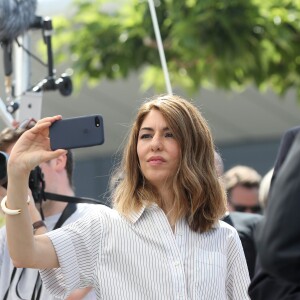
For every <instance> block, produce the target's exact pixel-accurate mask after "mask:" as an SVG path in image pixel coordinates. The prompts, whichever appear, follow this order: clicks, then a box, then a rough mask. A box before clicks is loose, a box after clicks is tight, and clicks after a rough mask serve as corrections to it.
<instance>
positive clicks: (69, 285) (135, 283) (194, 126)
mask: <svg viewBox="0 0 300 300" xmlns="http://www.w3.org/2000/svg"><path fill="white" fill-rule="evenodd" d="M60 118H61V117H60V116H55V117H49V118H44V119H42V120H40V121H39V122H38V123H37V124H36V126H35V127H34V128H32V129H31V130H29V131H27V132H26V133H25V134H23V135H22V137H21V138H20V139H19V141H18V142H17V144H16V145H15V147H14V149H13V150H12V152H11V155H10V159H9V163H8V176H9V180H8V182H9V186H8V195H7V201H6V207H7V208H8V209H12V210H17V209H20V213H19V214H17V215H10V214H7V217H6V224H7V235H8V241H9V249H10V255H11V257H12V259H13V261H14V263H15V265H16V266H19V267H26V268H38V269H41V275H42V279H43V281H44V283H45V285H46V287H47V288H48V289H49V291H50V292H51V293H53V294H54V295H56V296H60V297H63V298H65V297H66V296H67V295H68V294H69V293H70V292H71V291H72V290H73V289H76V288H82V287H85V286H93V287H94V288H95V291H96V294H97V297H98V298H99V299H113V300H115V299H130V300H132V299H172V300H173V299H218V300H222V299H224V300H225V299H236V300H242V299H249V298H248V296H247V288H248V284H249V275H248V270H247V265H246V260H245V256H244V253H243V250H242V246H241V242H240V240H239V237H238V235H237V232H236V230H235V229H234V228H233V227H231V226H229V225H226V224H225V223H224V222H222V221H219V219H220V218H221V217H222V216H223V214H224V212H225V210H226V208H225V206H226V196H225V192H224V189H223V187H222V185H221V184H220V182H219V179H218V176H217V172H216V169H215V164H214V144H213V141H212V137H211V133H210V130H209V128H208V125H207V123H206V121H205V119H204V118H203V117H202V115H201V114H200V112H199V111H198V109H197V108H196V107H195V106H194V105H193V104H191V103H190V102H189V101H186V100H184V99H182V98H180V97H178V96H160V97H157V98H155V99H152V100H150V101H147V102H145V103H144V104H142V105H141V107H140V109H139V111H138V113H137V116H136V120H135V122H134V124H133V126H132V128H131V131H130V134H129V138H128V143H127V146H126V147H125V149H124V154H123V160H122V164H121V172H122V174H123V178H122V179H121V181H120V182H119V183H118V185H117V187H116V189H115V191H114V194H113V203H114V208H113V209H111V208H108V207H105V206H101V205H99V207H98V209H97V210H96V211H95V212H94V213H93V214H92V215H89V216H87V217H85V218H83V219H81V220H78V221H76V222H75V223H73V224H70V225H68V226H65V227H63V228H60V229H58V230H54V231H52V232H48V233H47V234H44V235H38V236H34V235H33V233H32V225H31V221H30V218H29V214H28V211H27V210H28V209H27V204H26V200H27V197H28V194H27V193H28V176H29V172H30V170H32V169H33V168H34V167H35V166H36V165H38V164H40V163H41V162H44V161H47V160H50V159H52V158H55V157H57V156H59V155H61V154H62V153H64V151H65V150H62V149H60V150H56V151H51V150H50V147H49V137H48V135H49V127H50V126H51V124H52V123H53V122H55V121H57V120H59V119H60ZM9 212H10V211H9Z"/></svg>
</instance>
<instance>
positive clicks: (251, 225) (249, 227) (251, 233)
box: [215, 152, 262, 278]
mask: <svg viewBox="0 0 300 300" xmlns="http://www.w3.org/2000/svg"><path fill="white" fill-rule="evenodd" d="M215 164H216V168H217V172H218V175H219V176H220V178H221V180H223V172H224V164H223V160H222V158H221V156H220V154H219V153H217V152H215ZM257 178H259V177H257ZM235 182H236V181H235ZM229 207H230V202H229V201H228V208H229ZM261 219H262V216H261V215H259V214H255V213H246V212H239V211H232V210H231V211H230V210H229V209H228V211H227V213H226V214H225V216H224V217H223V219H222V220H223V221H224V222H226V223H228V224H230V225H231V226H233V227H234V228H235V229H236V230H237V232H238V235H239V237H240V239H241V242H242V246H243V249H244V253H245V257H246V261H247V266H248V271H249V276H250V278H252V277H253V275H254V270H255V264H256V257H257V250H256V244H255V235H256V226H257V225H258V224H259V222H260V221H261Z"/></svg>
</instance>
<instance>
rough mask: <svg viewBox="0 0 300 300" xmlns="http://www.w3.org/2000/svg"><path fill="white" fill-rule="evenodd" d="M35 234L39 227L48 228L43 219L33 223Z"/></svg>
mask: <svg viewBox="0 0 300 300" xmlns="http://www.w3.org/2000/svg"><path fill="white" fill-rule="evenodd" d="M32 228H33V234H35V233H36V232H37V230H38V229H40V228H43V229H47V226H46V224H45V222H44V221H43V220H38V221H36V222H34V223H33V224H32Z"/></svg>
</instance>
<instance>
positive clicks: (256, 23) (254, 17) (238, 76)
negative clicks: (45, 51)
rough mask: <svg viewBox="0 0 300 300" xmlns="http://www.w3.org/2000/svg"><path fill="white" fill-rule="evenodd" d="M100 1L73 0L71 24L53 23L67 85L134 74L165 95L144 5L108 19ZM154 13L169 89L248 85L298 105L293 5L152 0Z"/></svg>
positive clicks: (297, 20)
mask: <svg viewBox="0 0 300 300" xmlns="http://www.w3.org/2000/svg"><path fill="white" fill-rule="evenodd" d="M107 2H113V1H107V0H106V1H104V0H76V2H75V7H76V13H75V14H74V16H73V17H71V18H67V19H66V18H64V19H63V18H60V19H54V28H55V30H56V33H55V35H54V39H53V42H54V46H55V50H56V51H55V55H56V59H59V61H65V60H66V59H68V58H69V57H71V60H72V64H73V65H72V67H73V69H74V71H75V76H74V79H75V83H81V82H82V81H83V79H87V80H88V81H89V82H90V83H98V82H99V80H101V78H108V79H112V80H113V79H119V78H126V77H127V76H128V75H129V74H130V73H131V72H135V71H139V72H141V74H142V83H143V87H144V88H145V89H147V88H150V87H154V88H155V89H156V90H157V91H164V90H165V81H164V76H163V72H162V68H161V62H160V58H159V53H158V49H157V43H156V40H155V34H154V30H153V24H152V20H151V15H150V10H149V6H148V1H143V0H128V1H126V2H124V1H123V2H124V3H125V4H123V5H121V6H120V8H119V9H118V10H116V11H114V12H110V13H108V12H107V11H106V10H105V9H104V8H105V4H106V3H107ZM155 3H156V13H157V17H158V22H159V26H160V31H161V36H162V40H163V45H164V50H165V56H166V59H167V65H168V70H169V74H170V79H171V83H172V86H176V87H181V88H183V89H184V90H186V91H188V92H195V91H197V90H198V89H199V88H200V87H210V88H221V89H225V90H232V89H241V88H244V87H245V86H247V85H248V84H254V85H256V86H257V87H258V88H259V89H265V88H267V87H271V88H272V89H273V90H274V91H275V92H276V93H278V94H279V95H283V94H284V93H285V92H286V91H287V90H288V89H289V88H290V87H294V88H296V90H297V91H298V95H299V99H300V0H264V1H261V0H247V1H245V0H185V1H181V0H160V1H156V2H155Z"/></svg>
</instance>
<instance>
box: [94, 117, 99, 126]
mask: <svg viewBox="0 0 300 300" xmlns="http://www.w3.org/2000/svg"><path fill="white" fill-rule="evenodd" d="M95 125H96V127H99V126H100V119H99V117H95Z"/></svg>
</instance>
